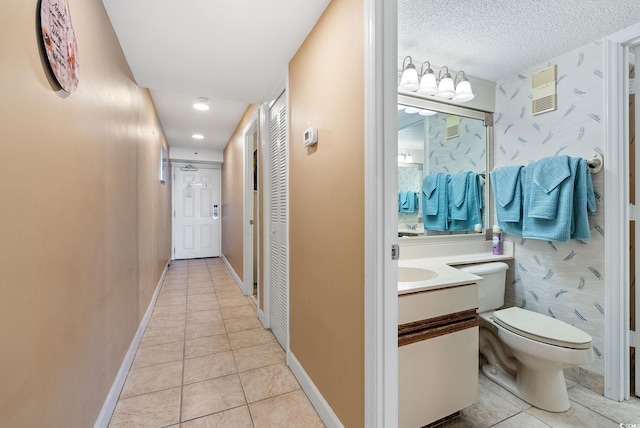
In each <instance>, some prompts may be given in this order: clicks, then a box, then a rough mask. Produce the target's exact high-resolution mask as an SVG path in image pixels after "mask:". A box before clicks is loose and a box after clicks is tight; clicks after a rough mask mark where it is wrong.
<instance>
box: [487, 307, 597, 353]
mask: <svg viewBox="0 0 640 428" xmlns="http://www.w3.org/2000/svg"><path fill="white" fill-rule="evenodd" d="M493 319H494V321H495V322H496V324H498V325H500V326H502V327H504V328H506V329H507V330H509V331H512V332H513V333H516V334H519V335H520V336H524V337H527V338H529V339H532V340H537V341H538V342H543V343H547V344H549V345H555V346H562V347H564V348H573V349H589V348H590V347H591V336H590V335H589V334H587V333H585V332H584V331H582V330H580V329H579V328H577V327H574V326H572V325H571V324H567V323H566V322H564V321H560V320H558V319H555V318H552V317H549V316H546V315H543V314H539V313H537V312H532V311H527V310H526V309H521V308H507V309H502V310H499V311H495V312H494V313H493Z"/></svg>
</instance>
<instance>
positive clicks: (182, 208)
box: [172, 164, 221, 259]
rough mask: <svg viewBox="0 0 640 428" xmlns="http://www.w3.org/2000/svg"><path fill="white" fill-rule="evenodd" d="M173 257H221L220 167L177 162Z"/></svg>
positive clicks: (175, 172) (175, 169) (175, 167)
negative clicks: (179, 163) (178, 163)
mask: <svg viewBox="0 0 640 428" xmlns="http://www.w3.org/2000/svg"><path fill="white" fill-rule="evenodd" d="M172 169H173V171H172V173H173V180H172V187H173V188H172V194H173V222H172V224H173V257H172V258H173V259H196V258H205V257H220V239H221V229H220V225H221V213H220V209H221V208H220V168H219V167H214V166H212V165H206V166H203V165H197V166H196V165H192V164H188V165H184V164H183V165H174V166H173V167H172Z"/></svg>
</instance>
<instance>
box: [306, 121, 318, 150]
mask: <svg viewBox="0 0 640 428" xmlns="http://www.w3.org/2000/svg"><path fill="white" fill-rule="evenodd" d="M303 142H304V145H305V146H311V145H313V144H316V143H317V142H318V130H317V129H316V128H314V127H313V126H312V127H311V128H309V129H307V130H306V131H304V137H303Z"/></svg>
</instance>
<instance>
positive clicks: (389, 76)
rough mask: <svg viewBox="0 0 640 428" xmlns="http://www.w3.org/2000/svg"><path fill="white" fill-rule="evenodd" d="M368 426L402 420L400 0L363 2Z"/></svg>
mask: <svg viewBox="0 0 640 428" xmlns="http://www.w3.org/2000/svg"><path fill="white" fill-rule="evenodd" d="M364 5H365V8H364V9H365V10H364V32H365V34H364V50H365V52H364V69H365V75H364V174H365V176H364V178H365V179H364V183H365V189H364V198H365V199H364V204H365V210H364V212H365V214H364V312H365V328H364V335H365V337H364V340H365V355H364V369H365V376H364V379H365V381H364V382H365V384H364V386H365V397H364V398H365V403H364V404H365V406H364V407H365V415H364V417H365V426H366V427H372V428H382V427H393V426H397V425H398V292H397V287H396V286H385V285H389V284H396V283H397V278H398V276H397V269H398V266H397V262H396V261H393V260H392V258H391V248H392V245H395V244H397V243H398V234H397V233H396V230H397V227H396V226H397V220H398V214H397V212H396V210H394V209H393V208H394V206H395V205H397V198H398V195H397V180H398V173H397V158H398V157H397V146H398V145H397V140H398V127H397V107H396V105H397V101H398V87H397V85H398V81H397V78H398V70H397V58H398V54H397V51H398V43H397V39H398V29H397V28H398V25H397V16H398V13H397V0H393V1H388V0H365V1H364Z"/></svg>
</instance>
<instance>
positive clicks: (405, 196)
mask: <svg viewBox="0 0 640 428" xmlns="http://www.w3.org/2000/svg"><path fill="white" fill-rule="evenodd" d="M417 200H418V195H417V194H416V192H411V191H407V190H405V191H402V192H400V193H399V194H398V212H401V213H413V212H415V210H416V207H417Z"/></svg>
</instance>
